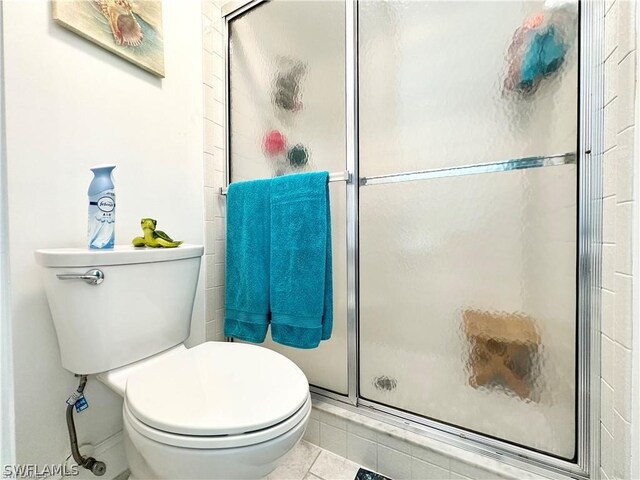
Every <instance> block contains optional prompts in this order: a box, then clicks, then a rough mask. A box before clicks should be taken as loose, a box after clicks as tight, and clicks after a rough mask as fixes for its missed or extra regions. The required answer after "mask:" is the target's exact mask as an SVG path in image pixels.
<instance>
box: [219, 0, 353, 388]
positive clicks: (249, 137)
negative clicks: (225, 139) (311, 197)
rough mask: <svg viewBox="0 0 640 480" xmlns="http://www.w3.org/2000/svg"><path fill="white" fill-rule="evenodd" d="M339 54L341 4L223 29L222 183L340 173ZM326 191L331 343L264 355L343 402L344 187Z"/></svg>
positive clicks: (270, 5)
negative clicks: (225, 177) (226, 116)
mask: <svg viewBox="0 0 640 480" xmlns="http://www.w3.org/2000/svg"><path fill="white" fill-rule="evenodd" d="M344 49H345V5H344V2H343V1H314V2H301V1H287V0H272V1H269V2H265V3H262V4H260V5H258V6H256V7H254V8H252V9H250V10H249V11H247V12H246V13H243V14H241V15H240V16H237V17H235V18H233V19H231V20H230V21H229V106H230V124H229V141H230V145H229V150H230V162H229V167H230V181H232V182H236V181H240V180H249V179H254V178H264V177H273V176H277V175H284V174H288V173H297V172H308V171H314V170H328V171H329V172H330V173H335V172H344V171H345V170H346V144H345V84H344V77H345V56H344ZM329 185H330V187H329V190H330V195H331V215H332V222H331V223H332V235H333V242H332V243H333V282H334V283H333V290H334V323H333V334H332V337H331V339H330V340H328V341H324V342H322V343H321V344H320V346H319V347H318V348H316V349H313V350H299V349H296V348H291V347H287V346H283V345H280V344H277V343H274V342H273V341H271V338H270V333H268V334H267V339H266V340H265V342H264V346H265V347H268V348H271V349H273V350H276V351H278V352H280V353H282V354H283V355H285V356H287V357H289V358H290V359H291V360H293V361H294V362H295V363H296V364H297V365H298V366H299V367H300V368H302V370H303V371H304V372H305V374H306V375H307V378H308V379H309V382H310V383H311V384H312V385H315V386H318V387H322V388H325V389H327V390H331V391H334V392H337V393H340V394H346V393H347V271H346V263H347V246H346V208H347V207H346V185H345V183H344V182H335V183H334V182H332V183H330V184H329ZM291 294H292V295H295V294H296V292H291Z"/></svg>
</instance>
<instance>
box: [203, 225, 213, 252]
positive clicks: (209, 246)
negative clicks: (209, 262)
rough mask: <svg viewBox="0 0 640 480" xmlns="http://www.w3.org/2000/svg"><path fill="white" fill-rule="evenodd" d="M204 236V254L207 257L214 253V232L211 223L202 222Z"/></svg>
mask: <svg viewBox="0 0 640 480" xmlns="http://www.w3.org/2000/svg"><path fill="white" fill-rule="evenodd" d="M204 234H205V237H204V253H205V254H207V255H209V254H213V253H215V252H214V248H215V247H214V245H215V230H214V224H213V222H204Z"/></svg>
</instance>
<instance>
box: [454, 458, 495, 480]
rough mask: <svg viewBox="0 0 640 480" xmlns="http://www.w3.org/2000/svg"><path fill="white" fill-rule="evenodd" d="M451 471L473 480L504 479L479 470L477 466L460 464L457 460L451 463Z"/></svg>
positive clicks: (465, 463) (481, 469)
mask: <svg viewBox="0 0 640 480" xmlns="http://www.w3.org/2000/svg"><path fill="white" fill-rule="evenodd" d="M451 471H452V472H455V473H458V474H460V475H462V476H465V477H468V478H473V479H475V480H495V479H496V478H504V477H500V476H499V475H497V474H496V473H494V472H490V471H489V470H485V469H484V468H480V467H479V466H477V465H471V464H469V463H467V462H461V461H458V460H452V461H451Z"/></svg>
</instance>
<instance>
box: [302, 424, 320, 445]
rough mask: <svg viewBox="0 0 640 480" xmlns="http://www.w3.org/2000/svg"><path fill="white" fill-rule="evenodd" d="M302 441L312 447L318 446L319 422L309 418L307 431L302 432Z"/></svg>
mask: <svg viewBox="0 0 640 480" xmlns="http://www.w3.org/2000/svg"><path fill="white" fill-rule="evenodd" d="M304 439H305V440H306V441H307V442H311V443H313V444H314V445H320V422H319V421H318V420H317V419H316V418H310V419H309V423H308V424H307V429H306V430H305V432H304Z"/></svg>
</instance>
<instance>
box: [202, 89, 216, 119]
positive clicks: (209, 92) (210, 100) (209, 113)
mask: <svg viewBox="0 0 640 480" xmlns="http://www.w3.org/2000/svg"><path fill="white" fill-rule="evenodd" d="M202 97H203V98H202V102H203V104H204V105H203V106H204V118H206V119H207V120H211V121H215V119H214V118H213V106H214V104H215V103H216V100H215V98H214V96H213V87H210V86H209V85H203V86H202Z"/></svg>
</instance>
